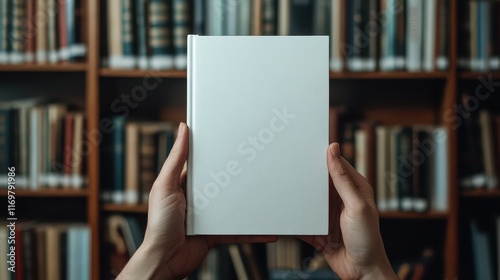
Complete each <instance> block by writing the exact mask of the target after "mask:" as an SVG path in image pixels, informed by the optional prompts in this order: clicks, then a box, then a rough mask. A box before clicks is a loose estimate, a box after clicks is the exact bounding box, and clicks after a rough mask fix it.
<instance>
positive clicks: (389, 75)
mask: <svg viewBox="0 0 500 280" xmlns="http://www.w3.org/2000/svg"><path fill="white" fill-rule="evenodd" d="M448 76H449V72H448V71H438V72H405V71H400V72H396V71H395V72H380V71H378V72H359V73H358V72H330V80H341V79H403V80H404V79H408V80H411V79H446V78H448Z"/></svg>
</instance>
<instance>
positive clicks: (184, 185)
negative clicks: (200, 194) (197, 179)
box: [179, 163, 187, 193]
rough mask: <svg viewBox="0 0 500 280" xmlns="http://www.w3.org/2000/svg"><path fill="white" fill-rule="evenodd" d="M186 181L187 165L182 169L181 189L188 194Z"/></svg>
mask: <svg viewBox="0 0 500 280" xmlns="http://www.w3.org/2000/svg"><path fill="white" fill-rule="evenodd" d="M186 180H187V163H184V167H183V168H182V172H181V178H180V179H179V187H180V188H181V190H182V191H183V192H184V193H185V192H186Z"/></svg>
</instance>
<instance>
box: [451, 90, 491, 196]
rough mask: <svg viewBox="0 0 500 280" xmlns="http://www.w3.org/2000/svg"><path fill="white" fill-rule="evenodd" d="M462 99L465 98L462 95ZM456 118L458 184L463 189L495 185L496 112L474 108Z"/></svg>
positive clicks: (487, 187) (464, 99) (488, 187)
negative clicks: (472, 110) (457, 120)
mask: <svg viewBox="0 0 500 280" xmlns="http://www.w3.org/2000/svg"><path fill="white" fill-rule="evenodd" d="M463 102H467V97H466V96H464V98H463ZM466 108H468V107H466ZM457 117H459V118H460V117H461V115H458V116H457ZM460 119H461V121H460V124H461V125H460V126H459V127H458V128H459V130H458V131H459V138H458V139H459V140H458V144H459V151H460V153H459V163H460V164H459V174H460V186H461V187H462V188H464V189H481V188H486V189H489V190H494V189H498V178H499V176H500V169H499V166H500V116H498V115H493V114H492V113H491V112H489V111H487V110H478V111H475V112H470V113H469V115H468V116H467V117H466V118H460Z"/></svg>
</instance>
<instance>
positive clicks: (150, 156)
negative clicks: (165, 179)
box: [139, 133, 156, 203]
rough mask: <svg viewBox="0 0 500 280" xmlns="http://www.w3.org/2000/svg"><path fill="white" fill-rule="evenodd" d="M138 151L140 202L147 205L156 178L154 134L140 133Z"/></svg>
mask: <svg viewBox="0 0 500 280" xmlns="http://www.w3.org/2000/svg"><path fill="white" fill-rule="evenodd" d="M140 137H141V140H140V143H141V144H140V145H141V147H140V150H139V182H140V189H141V192H142V196H141V201H142V202H143V203H147V201H148V198H149V192H150V191H151V186H153V183H154V181H155V178H156V170H155V166H156V163H155V158H156V149H155V134H152V133H141V136H140Z"/></svg>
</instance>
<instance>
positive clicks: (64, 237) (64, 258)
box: [59, 230, 69, 279]
mask: <svg viewBox="0 0 500 280" xmlns="http://www.w3.org/2000/svg"><path fill="white" fill-rule="evenodd" d="M67 244H68V233H67V231H66V230H61V231H60V232H59V259H60V265H59V267H60V274H59V275H60V276H61V279H65V278H66V276H67V273H68V257H69V256H68V248H67Z"/></svg>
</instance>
